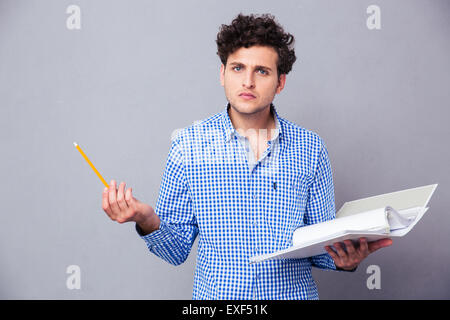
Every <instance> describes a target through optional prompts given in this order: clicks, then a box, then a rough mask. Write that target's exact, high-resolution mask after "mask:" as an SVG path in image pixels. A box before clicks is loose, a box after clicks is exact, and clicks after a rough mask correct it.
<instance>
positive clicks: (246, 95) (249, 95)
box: [239, 93, 256, 100]
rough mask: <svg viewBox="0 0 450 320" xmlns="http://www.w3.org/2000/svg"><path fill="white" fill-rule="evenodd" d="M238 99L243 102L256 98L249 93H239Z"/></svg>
mask: <svg viewBox="0 0 450 320" xmlns="http://www.w3.org/2000/svg"><path fill="white" fill-rule="evenodd" d="M239 97H241V98H242V99H245V100H251V99H255V98H256V97H255V96H254V95H252V94H251V93H241V94H240V95H239Z"/></svg>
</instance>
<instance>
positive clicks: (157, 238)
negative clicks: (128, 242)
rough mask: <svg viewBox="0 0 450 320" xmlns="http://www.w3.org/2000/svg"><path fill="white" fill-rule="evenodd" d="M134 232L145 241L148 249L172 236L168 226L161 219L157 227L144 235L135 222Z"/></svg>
mask: <svg viewBox="0 0 450 320" xmlns="http://www.w3.org/2000/svg"><path fill="white" fill-rule="evenodd" d="M136 232H137V233H138V235H139V236H140V237H141V238H142V240H144V241H145V243H146V244H147V246H148V247H149V249H152V248H153V247H154V246H155V245H157V244H160V243H163V242H165V241H167V240H169V239H171V238H172V237H171V234H170V231H169V228H168V226H167V224H166V223H165V222H164V221H163V220H161V222H160V224H159V228H158V229H156V230H155V231H153V232H151V233H149V234H146V235H145V234H144V232H143V231H142V229H141V228H140V227H139V225H138V224H137V223H136Z"/></svg>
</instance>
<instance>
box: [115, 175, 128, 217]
mask: <svg viewBox="0 0 450 320" xmlns="http://www.w3.org/2000/svg"><path fill="white" fill-rule="evenodd" d="M124 189H125V182H121V183H120V184H119V190H118V191H117V204H118V205H119V208H120V211H121V212H122V213H123V212H125V211H127V210H128V205H127V202H126V201H125V195H124V194H125V192H124Z"/></svg>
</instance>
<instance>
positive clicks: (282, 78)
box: [276, 73, 286, 93]
mask: <svg viewBox="0 0 450 320" xmlns="http://www.w3.org/2000/svg"><path fill="white" fill-rule="evenodd" d="M285 84H286V74H284V73H282V74H280V77H279V78H278V87H277V91H276V93H280V92H281V90H283V88H284V85H285Z"/></svg>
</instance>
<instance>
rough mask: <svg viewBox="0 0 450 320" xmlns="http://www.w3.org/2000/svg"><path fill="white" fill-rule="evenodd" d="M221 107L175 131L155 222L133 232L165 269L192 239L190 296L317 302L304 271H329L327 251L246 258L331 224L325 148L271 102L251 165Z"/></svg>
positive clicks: (332, 209) (182, 257) (329, 177)
mask: <svg viewBox="0 0 450 320" xmlns="http://www.w3.org/2000/svg"><path fill="white" fill-rule="evenodd" d="M228 108H229V104H228V105H227V106H226V108H224V109H223V111H221V112H220V113H217V114H215V115H213V116H211V117H209V118H207V119H205V120H203V121H201V122H198V123H194V124H193V125H191V126H188V127H186V128H183V129H181V130H179V131H178V133H177V134H176V135H175V137H174V138H173V139H172V144H171V147H170V151H169V156H168V159H167V164H166V167H165V170H164V173H163V177H162V182H161V188H160V192H159V196H158V200H157V203H156V207H155V211H156V214H157V215H158V216H159V218H160V220H161V225H160V227H159V229H158V230H156V231H154V232H152V233H150V234H148V235H143V234H142V230H140V228H139V227H138V226H137V225H136V230H137V232H138V233H139V235H140V236H141V237H142V239H143V240H144V241H145V243H146V245H147V247H148V249H149V250H150V251H151V252H153V253H154V254H155V255H157V256H158V257H160V258H162V259H164V260H166V261H167V262H169V263H171V264H173V265H179V264H181V263H183V262H184V261H185V260H186V258H187V256H188V254H189V252H190V250H191V248H192V245H193V243H194V240H195V239H196V237H197V235H198V237H199V240H198V252H197V261H196V268H195V274H194V287H193V295H192V297H193V299H318V298H319V296H318V292H317V287H316V284H315V282H314V279H313V277H312V274H311V268H312V266H315V267H318V268H321V269H333V270H335V269H336V266H335V264H334V262H333V260H332V258H331V257H330V256H329V255H328V254H322V255H318V256H315V257H311V258H305V259H282V260H269V261H264V262H260V263H254V264H250V263H249V258H250V257H251V256H254V255H258V254H267V253H272V252H275V251H277V250H280V249H285V248H287V247H289V246H291V245H292V234H293V232H294V230H295V229H296V228H298V227H301V226H304V225H309V224H314V223H318V222H322V221H326V220H330V219H334V218H335V203H334V187H333V179H332V171H331V166H330V160H329V157H328V152H327V149H326V146H325V144H324V142H323V141H322V139H321V138H320V137H319V136H318V135H317V134H316V133H314V132H312V131H309V130H306V129H304V128H302V127H300V126H298V125H296V124H294V123H292V122H289V121H288V120H285V119H283V118H281V117H280V116H279V115H278V112H277V110H276V109H275V106H274V105H273V104H271V106H270V108H271V112H272V114H273V116H274V118H275V123H276V129H275V131H274V132H273V133H274V134H273V135H272V139H271V140H270V141H268V146H267V149H266V150H265V151H264V153H263V154H262V155H261V156H260V159H257V161H256V159H255V156H254V154H253V153H252V150H251V148H250V144H249V142H248V139H247V138H245V137H244V136H243V135H242V134H240V132H239V131H238V130H235V128H234V127H233V124H232V122H231V120H230V117H229V114H228Z"/></svg>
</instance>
